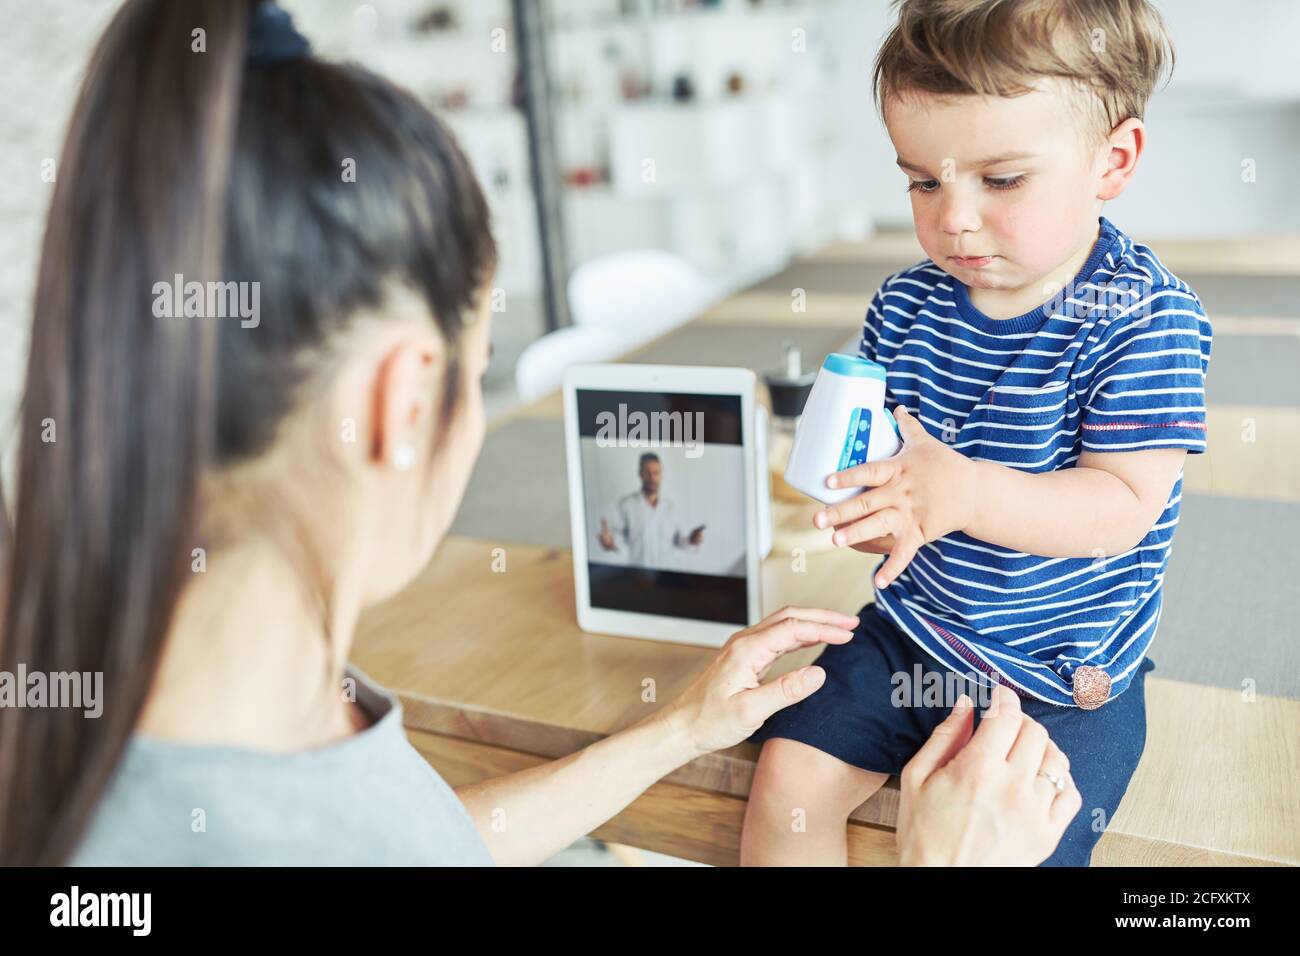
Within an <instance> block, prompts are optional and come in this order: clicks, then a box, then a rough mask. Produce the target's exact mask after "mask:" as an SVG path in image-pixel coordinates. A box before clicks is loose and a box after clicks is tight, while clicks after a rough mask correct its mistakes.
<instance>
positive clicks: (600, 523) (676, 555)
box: [576, 388, 747, 627]
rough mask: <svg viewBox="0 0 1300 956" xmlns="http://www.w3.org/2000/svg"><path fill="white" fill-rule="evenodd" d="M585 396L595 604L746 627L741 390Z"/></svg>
mask: <svg viewBox="0 0 1300 956" xmlns="http://www.w3.org/2000/svg"><path fill="white" fill-rule="evenodd" d="M576 398H577V410H578V443H579V449H580V455H581V461H582V489H583V499H584V508H585V513H586V536H587V575H588V585H589V588H588V591H589V594H590V600H591V606H592V607H597V608H607V609H609V610H614V611H628V612H633V613H641V614H654V615H660V616H667V617H681V618H690V619H692V620H699V621H714V622H719V623H725V624H737V625H740V626H742V627H743V626H744V625H745V624H746V623H747V618H746V586H747V581H746V577H745V462H744V450H743V445H742V443H741V440H742V435H741V399H740V396H739V395H696V394H689V393H682V392H622V391H606V390H596V389H585V388H579V389H577V390H576Z"/></svg>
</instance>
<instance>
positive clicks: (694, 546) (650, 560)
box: [597, 452, 704, 568]
mask: <svg viewBox="0 0 1300 956" xmlns="http://www.w3.org/2000/svg"><path fill="white" fill-rule="evenodd" d="M637 471H638V474H639V475H640V477H641V490H640V491H634V492H632V493H630V494H627V495H624V496H623V497H622V498H620V499H619V500H618V503H617V504H616V505H615V507H614V513H613V515H612V516H609V517H603V518H601V519H600V532H599V534H598V535H597V540H598V541H599V542H600V546H601V548H603V549H604V550H605V551H609V552H615V553H618V554H620V555H622V556H624V557H625V558H626V560H627V562H628V564H631V565H636V566H639V567H643V568H667V567H673V566H676V565H677V564H678V561H677V560H674V558H675V555H674V551H692V552H693V551H697V550H698V549H699V546H700V542H701V541H703V540H704V525H699V526H697V527H695V528H692V529H690V530H689V531H688V530H687V529H685V528H683V527H680V526H679V525H678V523H677V522H678V518H677V507H676V505H675V504H674V503H673V499H671V498H669V497H667V496H666V495H663V494H661V493H660V491H659V485H660V483H661V481H662V479H663V464H662V463H661V462H660V461H659V456H658V455H656V454H655V453H654V452H647V453H646V454H644V455H642V456H641V460H640V463H639V465H638V468H637Z"/></svg>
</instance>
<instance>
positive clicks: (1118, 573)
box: [859, 217, 1211, 706]
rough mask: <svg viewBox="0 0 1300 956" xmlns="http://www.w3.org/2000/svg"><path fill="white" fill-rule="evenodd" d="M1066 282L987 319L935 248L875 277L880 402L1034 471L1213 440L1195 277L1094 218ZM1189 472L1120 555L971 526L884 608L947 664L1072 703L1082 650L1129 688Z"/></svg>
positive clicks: (928, 552) (866, 352)
mask: <svg viewBox="0 0 1300 956" xmlns="http://www.w3.org/2000/svg"><path fill="white" fill-rule="evenodd" d="M1099 221H1100V227H1101V228H1100V235H1099V237H1098V239H1097V243H1096V245H1095V246H1094V247H1093V251H1092V255H1091V256H1090V257H1089V259H1088V261H1087V263H1086V264H1085V265H1084V267H1083V268H1082V269H1081V270H1080V272H1079V275H1078V276H1077V277H1076V278H1075V280H1074V282H1073V283H1071V284H1070V285H1069V286H1067V287H1066V288H1065V290H1063V291H1062V292H1061V293H1059V294H1057V295H1056V296H1054V297H1053V299H1052V300H1051V301H1049V302H1047V303H1046V304H1044V305H1042V306H1040V307H1039V308H1037V309H1035V310H1034V311H1032V312H1029V313H1026V314H1025V315H1021V316H1016V317H1015V318H1010V319H992V318H990V317H988V316H986V315H984V314H983V313H982V312H980V311H979V310H978V309H977V308H975V306H974V305H972V304H971V300H970V297H969V292H968V290H967V288H966V286H965V285H964V284H962V283H961V282H959V281H957V280H956V279H954V278H952V277H951V276H949V275H948V274H947V273H945V272H944V271H943V270H942V269H940V268H939V267H938V266H937V265H935V264H934V263H933V262H932V261H930V260H926V261H925V262H922V263H920V264H919V265H916V266H913V267H911V268H909V269H904V270H903V271H901V272H898V273H896V274H894V275H892V276H890V277H889V278H888V279H886V280H885V283H884V284H883V285H882V286H881V288H880V289H879V291H877V293H876V295H875V297H874V298H873V299H872V302H871V306H870V308H869V309H868V311H867V317H866V322H865V326H864V329H863V334H862V343H861V346H860V349H859V351H860V354H861V355H862V356H863V357H864V358H868V359H872V360H874V361H877V362H879V363H881V364H882V365H884V366H885V368H886V369H887V371H888V378H887V382H886V401H887V403H888V405H887V407H889V408H890V409H892V408H894V407H895V406H896V405H898V404H902V405H905V406H906V407H907V410H908V411H909V412H911V413H912V414H913V415H915V416H916V417H917V419H919V420H920V422H921V423H922V424H923V425H924V426H925V428H926V430H927V431H929V432H930V434H932V435H934V436H935V437H937V438H940V439H941V440H946V441H948V442H949V443H950V444H951V446H952V447H954V448H955V449H957V450H958V451H960V452H961V453H962V454H963V455H966V456H967V457H968V458H974V459H981V460H984V461H990V462H997V463H999V464H1003V465H1007V466H1010V467H1012V468H1017V469H1020V470H1022V471H1028V472H1036V473H1038V472H1049V471H1055V470H1057V469H1060V468H1069V467H1071V466H1073V465H1074V464H1075V463H1076V462H1077V460H1078V458H1079V455H1080V453H1081V452H1083V451H1085V450H1086V451H1092V452H1116V453H1122V452H1126V451H1135V450H1139V449H1147V448H1186V449H1188V452H1189V453H1197V452H1203V451H1205V447H1206V423H1205V374H1206V372H1207V371H1208V369H1209V362H1210V341H1211V328H1210V321H1209V319H1207V318H1206V316H1205V312H1204V310H1203V309H1202V308H1201V302H1200V300H1199V299H1198V298H1197V296H1196V293H1194V292H1193V291H1192V290H1191V289H1190V288H1189V287H1188V285H1187V284H1186V283H1185V282H1183V281H1181V280H1180V279H1178V278H1177V277H1176V276H1174V275H1173V274H1172V273H1170V272H1169V270H1168V269H1166V268H1165V267H1164V266H1163V265H1161V264H1160V261H1159V260H1158V259H1157V258H1156V256H1155V254H1154V253H1153V252H1152V251H1151V250H1150V249H1148V248H1147V247H1146V246H1143V245H1139V244H1136V243H1134V242H1133V241H1132V240H1131V239H1130V238H1129V237H1128V236H1126V235H1125V234H1124V233H1122V232H1120V231H1119V230H1118V229H1116V228H1115V226H1114V225H1112V224H1111V223H1110V222H1109V221H1108V220H1107V219H1106V218H1105V217H1100V220H1099ZM1182 486H1183V476H1182V473H1181V472H1180V473H1179V476H1178V480H1177V481H1176V482H1175V484H1174V487H1173V490H1172V491H1171V492H1170V495H1169V501H1168V502H1167V503H1166V505H1165V508H1164V512H1163V513H1162V514H1161V515H1160V517H1159V519H1158V520H1157V521H1156V523H1155V524H1154V525H1153V526H1152V527H1151V530H1150V531H1149V532H1148V533H1147V535H1146V537H1144V538H1143V539H1142V541H1141V542H1140V543H1139V544H1138V545H1137V547H1135V548H1133V549H1132V550H1130V551H1126V552H1124V553H1123V554H1116V555H1107V554H1103V553H1101V552H1100V551H1099V552H1098V553H1097V554H1096V556H1095V557H1091V558H1082V557H1081V558H1047V557H1041V556H1037V555H1032V554H1025V553H1023V552H1020V551H1012V550H1010V549H1008V548H1004V547H1001V546H999V545H996V544H991V543H989V542H985V541H979V540H976V539H974V538H971V537H969V536H967V535H966V534H964V533H961V532H956V533H954V534H950V535H945V536H944V537H942V538H939V539H938V540H936V541H933V542H930V543H929V544H926V545H924V546H923V547H922V548H921V549H920V550H919V551H917V553H916V556H915V557H914V558H913V559H912V561H911V563H910V564H909V565H908V566H907V568H906V569H905V570H904V571H903V572H902V573H901V574H900V575H899V576H898V577H897V578H896V579H895V580H894V581H893V582H892V583H890V585H889V586H888V587H886V588H879V587H877V588H876V589H875V597H876V604H877V606H878V608H879V609H880V610H881V611H883V612H884V613H885V614H886V616H888V617H889V618H890V619H891V620H893V621H894V623H896V624H897V625H898V626H899V627H900V628H901V629H902V630H903V631H904V632H905V633H907V634H908V635H909V636H910V637H911V638H912V639H913V640H914V641H916V642H917V643H918V644H919V645H921V647H922V648H923V649H925V650H926V651H928V652H929V653H930V654H931V655H932V656H933V657H935V658H936V659H937V660H938V661H939V662H940V663H942V664H943V665H945V666H947V667H948V668H950V669H952V670H955V671H957V672H959V673H970V672H971V671H972V670H977V671H979V672H981V673H984V674H986V675H989V676H990V677H991V678H992V679H996V680H1000V681H1001V682H1002V683H1007V684H1010V685H1011V686H1012V687H1013V688H1014V689H1017V690H1018V691H1020V692H1021V693H1022V694H1023V695H1028V696H1030V697H1035V698H1038V699H1040V700H1044V701H1047V702H1049V703H1053V704H1060V705H1063V706H1074V705H1075V702H1074V697H1073V694H1072V676H1073V674H1074V671H1075V668H1076V667H1078V666H1080V665H1084V664H1087V665H1089V666H1092V667H1097V668H1100V669H1102V670H1104V671H1105V672H1106V673H1107V674H1108V675H1109V676H1110V679H1111V692H1110V696H1111V697H1112V698H1114V697H1116V696H1118V695H1119V694H1120V693H1122V692H1123V690H1124V689H1125V688H1126V687H1127V686H1128V683H1129V681H1130V680H1131V679H1132V676H1133V674H1134V673H1135V672H1136V669H1137V667H1138V665H1139V664H1140V663H1141V661H1142V658H1143V656H1144V655H1145V653H1146V650H1147V647H1148V646H1149V645H1150V643H1151V639H1152V637H1153V636H1154V635H1155V632H1156V627H1157V626H1158V624H1159V621H1160V608H1161V595H1162V582H1163V580H1164V574H1165V567H1166V565H1167V563H1168V561H1169V550H1170V542H1171V541H1172V539H1173V534H1174V528H1175V526H1176V525H1177V524H1178V511H1179V502H1180V501H1181V500H1182Z"/></svg>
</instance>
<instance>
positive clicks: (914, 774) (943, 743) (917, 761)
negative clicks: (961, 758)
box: [902, 694, 975, 789]
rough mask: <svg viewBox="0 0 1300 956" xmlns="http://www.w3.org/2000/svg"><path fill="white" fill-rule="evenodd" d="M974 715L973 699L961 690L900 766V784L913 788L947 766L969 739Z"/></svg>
mask: <svg viewBox="0 0 1300 956" xmlns="http://www.w3.org/2000/svg"><path fill="white" fill-rule="evenodd" d="M974 716H975V706H974V704H973V702H972V701H971V699H970V698H969V697H967V696H966V695H965V694H962V695H961V696H960V697H958V698H957V703H956V704H954V705H953V708H952V711H951V712H949V714H948V716H947V717H945V718H944V719H943V720H942V721H941V722H940V723H939V725H938V726H937V727H935V728H934V730H933V731H931V732H930V738H929V739H928V740H927V741H926V742H925V743H924V744H922V745H921V749H920V750H918V751H917V752H916V753H915V754H913V755H912V759H911V760H909V761H908V762H907V766H905V767H904V768H903V776H902V781H903V786H904V787H907V788H908V789H913V788H915V787H919V786H921V785H923V784H924V783H925V781H927V780H928V779H930V775H931V774H932V773H934V772H935V771H936V770H940V769H942V768H943V767H945V766H947V764H948V762H949V761H950V760H952V758H953V757H955V756H957V754H959V753H961V750H962V748H963V747H965V746H966V744H967V743H968V742H969V741H970V739H971V727H972V725H973V724H974Z"/></svg>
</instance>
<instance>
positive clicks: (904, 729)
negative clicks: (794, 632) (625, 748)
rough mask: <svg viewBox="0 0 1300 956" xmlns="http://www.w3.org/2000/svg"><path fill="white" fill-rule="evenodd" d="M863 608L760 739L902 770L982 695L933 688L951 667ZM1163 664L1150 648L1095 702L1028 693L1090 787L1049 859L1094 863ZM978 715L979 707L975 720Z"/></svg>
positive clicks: (1132, 765)
mask: <svg viewBox="0 0 1300 956" xmlns="http://www.w3.org/2000/svg"><path fill="white" fill-rule="evenodd" d="M858 617H859V619H860V623H859V624H858V628H857V630H856V632H855V633H854V635H853V639H852V640H851V641H849V642H848V643H847V644H828V645H827V646H826V649H825V650H824V651H823V652H822V654H821V656H820V657H819V658H818V659H817V664H818V665H819V666H821V667H822V668H824V669H825V671H826V682H825V683H824V684H822V686H821V687H820V688H819V689H818V690H817V692H816V693H814V694H813V695H812V696H810V697H807V698H805V699H804V700H802V701H800V702H799V703H797V704H793V705H792V706H790V707H787V708H785V709H784V710H779V711H777V712H776V713H775V714H773V715H772V716H771V717H770V718H768V720H767V722H766V723H765V724H763V726H762V727H760V728H759V729H758V731H757V732H756V733H755V734H754V735H753V736H752V737H751V738H750V739H751V740H753V741H755V742H758V743H761V742H763V741H764V740H768V739H770V738H772V737H784V738H787V739H789V740H797V741H799V742H800V743H804V744H807V745H808V746H810V747H815V748H817V749H818V750H820V751H822V752H824V753H828V754H830V755H831V756H833V757H837V758H839V759H840V760H843V761H844V762H845V763H849V764H852V765H853V766H855V767H860V768H862V769H863V770H872V771H875V772H877V773H888V774H895V775H897V774H900V773H902V771H903V766H904V765H905V764H906V763H907V762H908V761H909V760H910V759H912V756H913V755H914V754H915V753H916V752H917V751H918V750H920V749H921V745H922V744H924V743H925V742H926V740H928V739H929V738H930V733H931V731H933V730H934V728H935V727H936V726H937V725H938V724H939V722H940V721H942V720H943V719H944V718H945V717H946V716H948V714H949V712H950V711H951V710H952V704H953V703H954V702H955V700H956V696H957V693H961V692H963V691H964V692H965V693H967V694H970V695H971V699H972V700H976V701H979V700H981V698H979V697H977V696H976V695H975V689H974V686H973V685H971V684H969V683H967V682H966V681H965V680H962V681H960V682H959V684H960V686H959V687H958V689H957V693H954V694H952V695H946V694H945V695H940V696H934V695H933V694H931V695H930V696H926V695H925V688H926V687H927V685H928V686H929V687H931V688H932V689H933V688H934V685H935V682H936V680H937V679H938V678H930V679H929V680H928V682H927V683H922V682H921V680H920V679H918V675H920V676H921V678H922V679H923V678H924V675H925V674H931V673H933V674H936V675H938V677H942V676H943V675H945V674H948V673H950V672H949V671H948V669H947V668H945V667H943V665H941V664H939V663H938V662H937V661H936V660H935V659H934V658H932V657H930V655H929V654H928V653H926V652H925V651H924V650H922V649H921V648H920V647H919V646H918V645H917V644H916V643H915V642H914V641H913V640H912V639H911V638H910V637H908V636H907V635H906V634H905V633H903V632H902V631H901V630H899V629H898V627H897V626H896V625H895V624H894V623H893V622H892V621H890V620H889V619H888V618H886V617H885V616H884V615H883V614H881V613H880V612H879V611H877V610H876V606H875V604H868V605H867V606H866V607H864V608H863V609H862V610H861V611H860V612H859V614H858ZM1154 667H1155V664H1154V663H1153V662H1152V661H1151V659H1150V658H1147V659H1145V660H1143V662H1142V664H1141V665H1140V666H1139V667H1138V671H1137V673H1136V674H1135V675H1133V680H1132V682H1131V683H1130V684H1129V686H1128V687H1127V688H1126V689H1125V690H1124V692H1123V693H1122V694H1120V695H1119V696H1118V697H1115V698H1113V699H1111V700H1109V701H1107V702H1106V703H1105V704H1104V705H1102V706H1101V707H1099V708H1097V709H1096V710H1081V709H1079V708H1078V707H1062V706H1059V705H1057V704H1048V703H1045V702H1044V701H1040V700H1037V699H1036V698H1031V697H1024V696H1021V698H1020V706H1021V709H1022V710H1023V711H1024V713H1026V714H1028V715H1029V716H1030V717H1032V718H1034V720H1036V721H1038V722H1039V723H1040V724H1042V725H1043V727H1044V728H1046V730H1047V732H1048V734H1050V735H1051V738H1052V741H1053V742H1054V743H1055V744H1056V746H1058V747H1060V748H1061V751H1062V752H1063V753H1064V754H1065V755H1066V756H1067V757H1069V758H1070V775H1071V776H1072V777H1073V778H1074V785H1075V786H1076V787H1078V788H1079V794H1080V796H1082V797H1083V806H1082V807H1081V808H1080V810H1079V813H1078V814H1077V815H1076V816H1075V818H1074V819H1073V820H1072V821H1071V822H1070V825H1069V827H1068V828H1067V829H1066V831H1065V835H1064V836H1063V837H1062V838H1061V842H1060V845H1059V846H1057V848H1056V852H1054V853H1053V854H1052V855H1051V857H1049V858H1048V859H1047V860H1046V861H1045V862H1044V864H1043V865H1044V866H1087V865H1088V864H1089V862H1090V860H1091V859H1092V848H1093V847H1094V846H1095V845H1096V843H1097V840H1098V839H1100V838H1101V834H1102V831H1103V830H1104V829H1105V827H1106V826H1108V825H1109V824H1110V820H1111V818H1112V817H1113V816H1114V815H1115V810H1116V808H1117V807H1118V806H1119V802H1120V800H1121V798H1123V796H1124V791H1125V790H1127V789H1128V782H1129V780H1130V778H1132V776H1133V771H1134V770H1136V769H1137V765H1138V760H1139V759H1141V757H1142V750H1143V748H1144V747H1145V746H1146V736H1147V720H1146V674H1147V672H1148V671H1150V670H1152V669H1153V668H1154ZM895 674H906V675H908V680H907V682H906V683H902V682H900V681H899V680H897V679H895V677H894V675H895ZM905 691H906V694H905V699H906V703H904V704H903V705H901V706H900V705H899V704H898V702H897V701H896V700H895V699H894V698H895V696H898V697H899V698H900V699H903V697H904V692H905ZM984 699H986V698H984ZM931 703H932V704H933V706H927V704H931ZM979 720H980V709H979V708H978V707H977V708H976V711H975V725H976V726H978V725H979Z"/></svg>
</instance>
